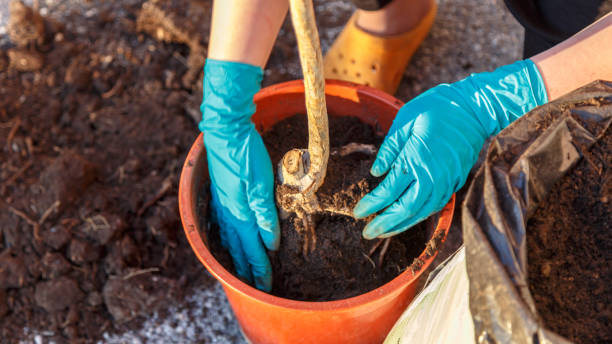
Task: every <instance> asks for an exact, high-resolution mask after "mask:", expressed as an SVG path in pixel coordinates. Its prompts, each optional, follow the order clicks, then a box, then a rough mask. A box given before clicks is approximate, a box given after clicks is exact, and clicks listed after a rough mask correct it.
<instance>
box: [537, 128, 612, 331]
mask: <svg viewBox="0 0 612 344" xmlns="http://www.w3.org/2000/svg"><path fill="white" fill-rule="evenodd" d="M610 229H612V133H611V132H610V128H608V130H607V132H606V134H605V136H604V137H603V138H602V139H601V140H599V141H598V142H597V143H596V144H595V145H594V146H593V147H592V148H591V150H590V151H588V152H585V154H584V156H583V158H582V159H581V160H580V162H579V163H578V165H577V166H576V167H575V168H574V169H573V170H572V171H571V173H569V174H568V175H566V176H565V177H564V178H563V179H561V180H560V181H559V182H558V183H557V185H555V186H554V187H553V189H552V191H551V192H550V194H549V195H548V198H547V199H546V200H545V201H544V202H543V204H542V206H541V207H540V208H538V210H537V211H536V213H535V214H534V216H533V217H532V218H531V219H530V220H529V222H528V231H527V257H528V262H529V270H528V272H529V288H530V290H531V292H532V294H533V298H534V300H535V304H536V307H537V310H538V314H540V316H541V317H542V318H543V319H544V323H545V324H546V326H547V327H548V328H550V329H551V330H553V331H555V332H557V333H559V334H561V335H563V336H564V337H566V338H568V339H570V340H572V341H574V342H576V343H603V342H606V341H609V340H610V339H612V337H611V332H612V330H611V328H610V326H612V324H610V318H611V314H610V311H611V308H610V306H611V305H612V288H610V283H612V264H611V262H612V236H611V235H610Z"/></svg>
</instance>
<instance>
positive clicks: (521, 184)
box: [462, 81, 612, 344]
mask: <svg viewBox="0 0 612 344" xmlns="http://www.w3.org/2000/svg"><path fill="white" fill-rule="evenodd" d="M611 122H612V82H605V81H597V82H593V83H591V84H589V85H587V86H584V87H582V88H580V89H578V90H576V91H574V92H572V93H570V94H568V95H566V96H564V97H563V98H561V99H559V100H556V101H554V102H551V103H549V104H546V105H544V106H540V107H538V108H536V109H534V110H533V111H531V112H530V113H528V114H527V115H525V116H523V117H521V118H519V119H518V120H517V121H516V122H515V123H513V124H512V125H511V126H509V127H508V128H506V129H505V130H503V131H502V132H501V133H500V134H499V135H498V136H497V137H495V138H494V139H493V141H492V142H491V146H490V147H489V150H488V152H487V157H486V160H485V162H484V164H483V165H482V167H481V168H480V169H479V170H478V172H477V173H476V175H475V177H474V180H473V182H472V184H471V186H470V188H469V191H468V194H467V196H466V199H465V202H464V204H463V207H462V223H463V237H464V242H465V246H466V264H467V273H468V277H469V280H470V311H471V313H472V319H473V321H474V328H475V339H476V342H478V343H534V344H535V343H569V341H568V340H566V339H564V338H562V337H561V336H559V335H557V334H555V333H553V332H551V331H549V330H547V329H546V328H545V325H544V324H543V321H542V320H541V319H540V318H539V316H538V313H537V310H536V306H535V303H534V301H533V299H532V296H531V293H530V292H529V287H528V279H527V243H526V228H527V219H528V218H529V217H530V216H531V215H533V213H534V212H535V210H536V209H537V207H538V203H539V202H541V201H543V200H545V199H546V195H547V193H548V192H549V190H550V189H551V187H553V186H554V184H555V183H556V182H557V181H558V180H559V179H560V178H561V177H563V176H564V175H565V173H566V172H568V171H569V170H571V168H572V167H573V166H574V165H575V164H576V163H577V162H578V161H579V160H580V159H581V157H582V155H583V152H584V151H585V150H587V149H588V148H589V147H591V146H592V145H593V144H594V143H595V142H597V140H599V139H600V138H601V136H602V135H603V134H604V133H605V131H606V129H607V128H608V127H609V126H610V124H611Z"/></svg>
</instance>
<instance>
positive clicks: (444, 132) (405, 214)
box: [354, 60, 548, 239]
mask: <svg viewBox="0 0 612 344" xmlns="http://www.w3.org/2000/svg"><path fill="white" fill-rule="evenodd" d="M547 101H548V100H547V95H546V89H545V86H544V83H543V81H542V77H541V76H540V73H539V71H538V69H537V67H536V66H535V65H534V64H533V62H531V61H530V60H525V61H519V62H516V63H514V64H511V65H508V66H504V67H501V68H498V69H497V70H495V71H494V72H491V73H480V74H472V75H471V76H469V77H467V78H466V79H464V80H461V81H458V82H455V83H453V84H450V85H449V84H441V85H438V86H436V87H434V88H432V89H430V90H428V91H426V92H424V93H423V94H421V95H419V96H418V97H416V98H414V99H413V100H412V101H410V102H408V103H407V104H406V105H404V106H403V107H402V108H401V109H400V111H399V112H398V113H397V116H396V118H395V120H394V121H393V125H392V126H391V129H390V130H389V133H388V134H387V137H386V138H385V141H384V142H383V144H382V146H381V147H380V150H379V152H378V155H377V157H376V161H375V162H374V165H373V166H372V169H371V173H372V175H374V176H382V175H383V174H385V173H387V176H386V177H385V179H384V180H383V181H382V182H381V183H380V185H378V187H376V189H374V190H373V191H372V192H371V193H369V194H368V195H366V196H365V197H364V198H363V199H362V200H361V201H360V202H359V203H358V204H357V206H356V207H355V209H354V213H355V215H356V216H357V217H365V216H368V215H370V214H373V213H375V212H377V211H379V210H382V209H385V208H387V209H386V210H385V211H384V212H383V213H382V214H380V215H378V216H377V217H376V218H374V220H372V221H371V222H370V223H369V224H368V225H367V226H366V228H365V229H364V231H363V236H364V237H365V238H368V239H372V238H375V237H389V236H392V235H395V234H397V233H399V232H402V231H404V230H406V229H407V228H410V227H411V226H413V225H415V224H416V223H418V222H420V221H422V220H423V219H425V218H427V217H428V216H429V215H431V214H432V213H434V212H436V211H439V210H441V209H442V208H443V207H444V205H445V204H446V203H447V202H448V200H449V199H450V197H451V195H452V193H453V192H455V191H457V190H458V189H459V188H461V187H462V186H463V184H464V183H465V180H466V178H467V175H468V173H469V171H470V169H471V168H472V166H473V165H474V163H475V162H476V160H477V158H478V153H479V152H480V150H481V148H482V146H483V144H484V142H485V140H486V139H487V138H488V137H489V136H491V135H495V134H497V133H498V132H499V131H500V130H501V129H503V128H504V127H506V126H507V125H509V124H510V123H511V122H512V121H514V120H515V119H517V118H518V117H520V116H522V115H523V114H525V113H527V112H529V111H530V110H531V109H533V108H534V107H536V106H538V105H542V104H544V103H546V102H547Z"/></svg>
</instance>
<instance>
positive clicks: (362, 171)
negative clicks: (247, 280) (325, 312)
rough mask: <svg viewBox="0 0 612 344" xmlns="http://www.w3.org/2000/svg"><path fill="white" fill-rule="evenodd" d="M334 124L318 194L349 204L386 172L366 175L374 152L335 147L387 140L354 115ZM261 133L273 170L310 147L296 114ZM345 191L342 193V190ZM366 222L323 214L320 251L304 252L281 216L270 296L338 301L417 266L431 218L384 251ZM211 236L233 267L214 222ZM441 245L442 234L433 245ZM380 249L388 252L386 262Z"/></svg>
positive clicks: (334, 118)
mask: <svg viewBox="0 0 612 344" xmlns="http://www.w3.org/2000/svg"><path fill="white" fill-rule="evenodd" d="M329 126H330V146H331V154H330V160H329V164H328V170H327V176H326V179H325V182H324V184H323V185H322V187H321V189H320V193H321V194H322V195H325V196H324V197H327V196H330V195H333V196H334V198H333V199H332V198H331V197H330V199H328V200H324V199H321V201H322V202H323V203H335V204H336V205H341V206H342V207H343V208H347V209H352V208H353V207H354V206H355V204H356V203H357V202H358V201H359V200H360V199H361V198H362V197H363V196H364V195H365V194H366V193H367V192H369V191H371V190H372V189H373V188H374V187H375V186H376V185H377V184H378V183H379V182H380V181H381V180H382V178H374V177H372V176H371V175H370V173H369V169H370V167H371V165H372V163H373V162H374V158H375V156H374V155H368V154H366V153H362V152H356V153H352V154H348V155H344V156H342V155H341V154H339V153H337V152H338V149H339V148H340V147H342V146H345V145H347V144H349V143H361V144H372V145H374V146H376V147H378V146H379V145H380V144H381V143H382V140H383V138H382V137H380V136H377V135H376V134H375V132H374V130H373V128H372V127H370V126H369V125H367V124H365V123H362V122H361V121H359V120H358V119H357V118H353V117H340V116H330V118H329ZM263 139H264V142H265V144H266V147H267V148H268V152H269V153H270V157H271V159H272V164H273V166H274V168H276V166H278V162H279V161H280V160H281V159H282V157H283V155H284V154H285V153H286V152H287V151H289V150H290V149H291V148H305V147H307V142H308V138H307V123H306V116H304V115H296V116H293V117H291V118H288V119H286V120H283V121H281V122H279V123H278V124H277V125H275V126H274V127H272V128H270V129H269V130H268V131H267V132H265V133H264V134H263ZM335 152H336V153H335ZM340 190H343V192H342V193H338V191H340ZM368 220H371V219H364V220H355V219H353V218H352V217H348V216H342V215H331V214H328V213H325V214H322V215H318V218H317V220H316V223H317V228H316V240H317V241H316V249H315V250H314V251H313V252H310V253H309V254H306V255H304V254H303V250H302V248H303V241H304V237H303V235H302V234H300V233H298V232H297V231H296V230H295V226H294V216H293V215H292V216H290V217H288V218H286V219H281V246H280V249H279V250H278V251H277V252H270V253H269V254H270V259H271V262H272V269H273V273H274V285H273V288H272V294H273V295H275V296H280V297H284V298H289V299H293V300H301V301H331V300H339V299H344V298H349V297H352V296H356V295H360V294H363V293H366V292H368V291H371V290H373V289H375V288H377V287H380V286H381V285H383V284H385V283H387V282H389V281H390V280H392V279H393V278H395V277H396V276H397V275H399V274H400V273H401V272H403V271H404V270H405V269H407V268H410V267H411V264H412V263H413V260H414V262H415V268H416V269H417V270H418V265H419V262H420V261H419V260H418V259H415V258H416V257H418V256H419V254H420V253H421V252H423V250H424V249H425V247H426V244H427V234H428V231H427V227H428V226H429V224H430V221H425V222H423V223H422V224H420V225H417V226H416V227H414V228H411V229H410V230H408V231H406V232H404V233H402V234H400V235H398V236H395V237H393V238H392V239H391V240H390V241H389V243H388V247H387V248H386V249H385V242H384V241H382V242H381V241H380V240H378V239H376V240H365V239H363V238H362V236H361V233H362V231H363V228H364V226H365V225H366V223H367V222H368ZM209 238H210V245H211V250H212V252H213V254H214V255H215V257H216V258H217V259H218V260H219V261H220V262H221V263H222V264H223V266H224V267H225V268H226V269H228V270H229V271H233V267H232V262H231V258H230V257H229V254H228V253H227V252H225V251H224V249H223V248H222V247H221V245H220V243H219V237H218V228H216V227H214V226H211V230H210V231H209ZM438 239H439V238H438ZM437 244H439V240H438V241H437V242H436V244H432V245H437ZM383 251H386V252H385V253H384V255H383V259H382V261H381V252H383Z"/></svg>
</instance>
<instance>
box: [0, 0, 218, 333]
mask: <svg viewBox="0 0 612 344" xmlns="http://www.w3.org/2000/svg"><path fill="white" fill-rule="evenodd" d="M173 4H175V6H178V7H179V8H180V10H179V9H177V8H170V9H167V8H162V7H160V6H161V5H158V6H157V7H155V8H154V6H153V5H150V6H149V7H150V8H149V11H148V12H147V16H148V17H147V18H146V19H147V20H142V22H141V23H140V25H141V26H143V27H142V28H141V29H142V30H143V31H145V32H150V31H152V30H153V31H155V30H154V29H155V25H157V24H156V21H155V20H154V16H155V15H156V14H157V15H160V16H162V18H161V19H160V20H159V21H158V22H159V23H160V24H159V26H158V29H159V30H157V31H156V32H158V33H159V34H160V35H162V37H161V38H163V39H164V40H166V41H170V42H174V40H173V39H174V38H175V36H176V37H178V38H177V39H178V40H179V41H180V42H181V43H186V44H188V45H186V44H175V43H162V42H158V41H156V40H155V39H154V38H153V37H151V36H149V35H148V34H147V33H143V32H140V31H139V27H138V26H139V25H137V22H138V18H139V16H140V14H141V8H142V2H140V1H122V2H99V3H98V4H97V6H96V7H95V9H94V10H92V11H94V12H92V13H91V15H89V14H87V15H83V14H76V13H73V14H70V15H68V18H67V20H66V21H65V22H63V23H58V22H57V21H54V20H51V19H48V18H43V17H41V16H40V15H38V14H37V13H36V12H35V11H32V9H30V8H27V7H25V6H23V4H19V3H14V4H13V5H12V6H11V10H13V16H12V17H11V18H12V19H11V21H10V23H9V28H8V29H9V30H8V32H9V37H10V38H11V39H12V43H11V45H8V46H4V47H2V50H1V52H0V62H2V63H0V68H2V69H3V71H2V73H0V85H1V86H0V109H1V110H0V196H1V197H0V337H1V338H4V339H10V340H11V341H12V340H15V341H18V340H19V338H21V337H22V336H23V335H24V332H25V331H26V330H28V331H30V332H32V331H44V335H45V338H47V340H54V341H56V342H67V341H68V340H70V341H72V342H88V343H89V342H94V341H96V340H98V339H100V336H101V334H102V333H103V332H106V331H110V332H112V331H114V330H122V329H124V328H137V327H138V324H137V322H138V319H139V316H148V315H150V314H151V313H152V312H154V311H156V310H162V309H164V308H165V307H167V306H169V305H172V304H176V303H177V302H178V300H180V299H181V298H182V295H184V294H189V292H190V288H191V287H192V286H195V285H198V284H199V283H203V282H202V278H203V277H205V275H204V273H203V268H202V267H201V265H200V264H199V263H198V262H197V260H196V259H195V257H194V255H193V253H192V252H191V249H190V248H189V245H188V243H187V242H186V240H185V239H184V236H183V234H182V231H181V225H180V221H179V217H178V206H177V196H176V195H177V187H176V185H177V180H178V175H179V173H180V167H181V165H182V162H183V160H184V157H185V155H186V152H187V150H188V148H189V147H190V145H191V144H192V143H193V140H194V138H195V137H196V136H197V134H198V132H197V127H196V125H195V123H194V120H193V119H194V118H197V117H199V110H198V104H199V102H200V100H199V99H200V97H201V89H200V86H199V85H200V82H199V81H198V80H197V78H198V77H199V78H201V66H200V67H198V68H197V69H199V70H198V73H197V74H195V75H194V74H193V73H194V72H193V70H194V69H193V67H192V66H191V64H190V63H187V61H194V60H195V58H190V57H189V56H190V52H189V47H201V46H203V45H204V44H205V43H206V42H197V41H196V40H195V39H192V38H189V37H192V36H193V33H194V32H196V31H198V32H201V33H202V37H206V35H205V34H204V32H206V30H207V28H206V27H202V28H199V29H197V30H196V29H194V28H193V27H191V26H189V25H187V24H186V23H183V26H181V24H180V23H177V24H176V25H174V26H173V25H170V24H168V23H169V21H170V20H175V19H173V18H177V17H178V16H176V15H170V14H169V13H168V12H164V11H167V10H172V11H177V13H179V14H181V13H184V12H186V11H187V10H186V8H189V6H201V8H200V9H199V10H198V11H200V12H202V13H204V14H202V16H205V17H208V16H209V15H210V3H209V2H201V1H193V2H189V1H183V2H182V3H181V2H180V1H174V2H173ZM177 4H178V5H177ZM181 4H182V5H181ZM181 6H182V8H181ZM193 10H194V11H195V7H194V9H193ZM200 12H198V13H200ZM165 15H168V17H167V18H166V17H163V16H165ZM152 18H153V19H152ZM158 19H159V18H158ZM188 20H189V18H185V19H184V21H188ZM196 23H197V22H196ZM207 23H208V24H209V22H208V21H204V23H203V24H202V25H204V26H206V25H208V24H207ZM162 24H163V25H165V26H162ZM164 30H165V31H164ZM166 31H168V32H171V33H173V34H174V35H175V36H169V35H165V36H164V35H163V33H164V32H166ZM188 34H189V35H191V36H189V35H188ZM158 38H159V37H158ZM165 38H168V39H165ZM187 40H189V41H187ZM200 53H201V52H200ZM7 61H8V63H7ZM198 74H199V75H198ZM188 79H189V80H193V81H192V83H191V84H189V83H185V80H188Z"/></svg>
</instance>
